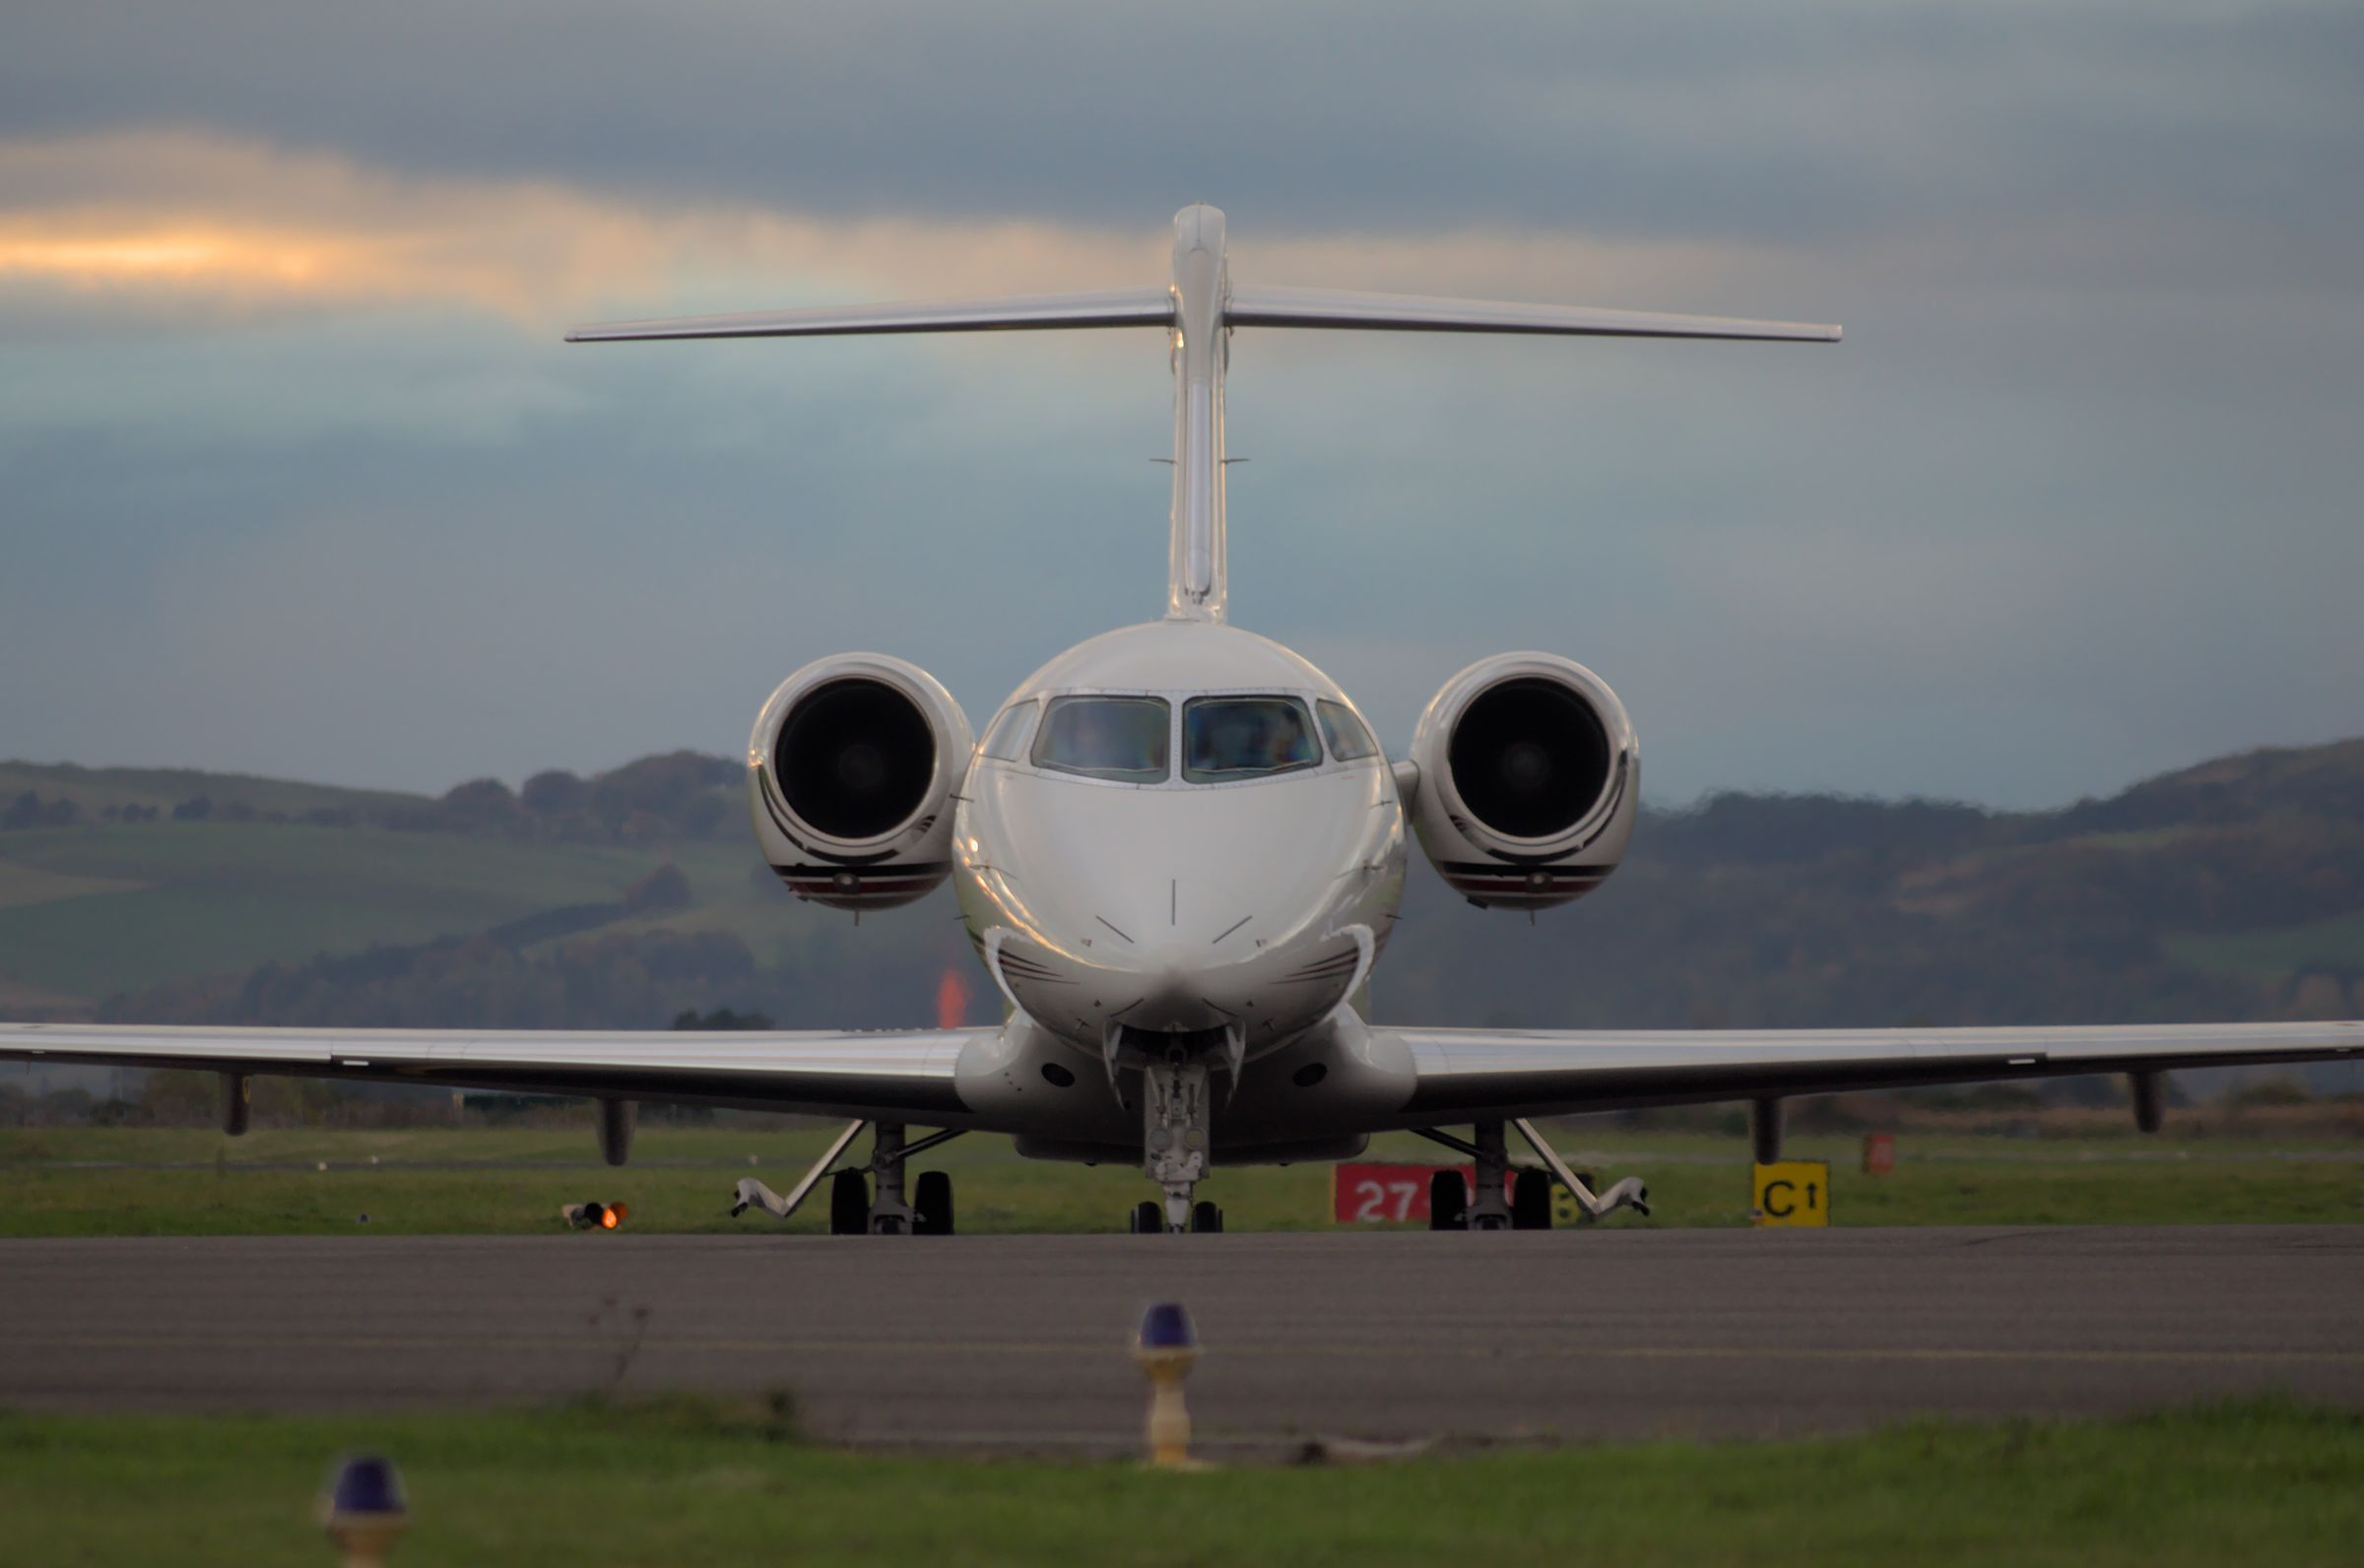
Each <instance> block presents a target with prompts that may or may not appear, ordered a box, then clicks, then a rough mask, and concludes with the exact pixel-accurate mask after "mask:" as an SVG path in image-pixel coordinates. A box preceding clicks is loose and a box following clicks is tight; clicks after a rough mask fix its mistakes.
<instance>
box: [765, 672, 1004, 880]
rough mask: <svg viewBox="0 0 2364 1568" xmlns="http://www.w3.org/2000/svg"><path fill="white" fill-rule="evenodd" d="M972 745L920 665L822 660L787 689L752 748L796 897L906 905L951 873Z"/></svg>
mask: <svg viewBox="0 0 2364 1568" xmlns="http://www.w3.org/2000/svg"><path fill="white" fill-rule="evenodd" d="M975 744H976V742H975V738H974V736H973V735H972V734H971V733H970V731H969V727H968V719H967V718H966V716H964V715H963V714H962V713H961V711H960V705H959V704H958V703H957V702H954V701H953V700H952V693H951V692H949V691H947V690H945V688H944V687H943V686H941V685H939V684H938V683H937V681H936V679H935V678H934V677H933V676H931V675H929V674H928V673H927V672H926V671H925V670H922V669H920V668H919V667H918V666H917V665H914V664H906V663H905V662H904V661H902V660H900V659H890V658H888V657H886V655H884V654H877V653H841V654H834V655H831V656H830V657H828V658H826V659H817V660H815V661H814V662H813V663H811V664H809V665H806V666H805V667H804V668H803V669H802V670H799V671H797V672H796V674H794V675H792V676H790V677H789V678H788V679H787V680H786V681H784V682H782V683H781V684H780V688H779V689H778V690H777V691H774V692H773V693H772V694H771V700H770V701H769V702H766V703H764V704H763V712H762V713H761V715H760V716H758V717H757V718H756V720H755V734H754V735H753V736H751V737H750V738H749V740H748V746H747V793H748V800H749V802H750V804H751V806H752V807H753V809H754V814H755V838H756V840H757V841H758V842H759V843H760V844H761V845H762V847H763V855H764V858H765V859H766V860H767V861H769V862H770V863H771V869H772V870H773V871H775V872H777V873H778V874H779V877H780V880H781V881H782V882H786V883H787V884H788V886H789V888H790V889H791V890H792V891H794V892H795V893H796V895H797V896H798V897H799V898H810V899H812V900H814V901H815V902H817V903H822V904H828V905H830V906H832V907H834V908H838V909H853V910H864V909H890V908H892V907H894V906H895V905H897V904H907V903H909V902H910V901H911V900H912V899H914V898H917V897H919V896H920V895H922V894H923V893H926V892H928V891H929V890H930V889H932V888H934V887H935V886H936V885H937V884H938V883H939V882H943V881H944V880H945V878H946V877H947V876H948V875H950V874H951V871H952V860H951V846H952V812H951V811H950V810H949V809H948V808H949V801H950V798H951V796H952V787H953V785H954V783H955V782H956V781H957V780H958V778H959V776H960V770H961V769H962V768H964V767H966V766H967V765H968V756H969V752H970V751H971V750H973V749H974V747H975Z"/></svg>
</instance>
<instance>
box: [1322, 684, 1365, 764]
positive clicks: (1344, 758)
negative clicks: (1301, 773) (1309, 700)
mask: <svg viewBox="0 0 2364 1568" xmlns="http://www.w3.org/2000/svg"><path fill="white" fill-rule="evenodd" d="M1313 706H1314V711H1315V712H1317V713H1319V714H1320V715H1321V716H1322V738H1323V739H1324V740H1326V741H1328V742H1329V743H1330V754H1331V755H1332V756H1334V757H1337V758H1338V759H1339V760H1340V761H1341V762H1351V761H1354V760H1356V759H1357V758H1359V757H1365V756H1377V755H1378V754H1379V743H1378V742H1376V741H1374V740H1372V739H1371V732H1370V731H1369V730H1367V729H1365V728H1364V727H1363V723H1362V720H1360V719H1358V718H1356V717H1355V716H1354V710H1353V709H1352V708H1349V707H1347V706H1346V704H1345V703H1343V702H1332V701H1329V700H1327V699H1325V700H1322V701H1319V702H1316V703H1315V704H1314V705H1313Z"/></svg>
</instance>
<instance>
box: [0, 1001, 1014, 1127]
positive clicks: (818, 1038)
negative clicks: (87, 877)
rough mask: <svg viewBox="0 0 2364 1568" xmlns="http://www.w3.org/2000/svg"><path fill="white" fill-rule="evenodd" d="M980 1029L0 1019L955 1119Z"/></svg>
mask: <svg viewBox="0 0 2364 1568" xmlns="http://www.w3.org/2000/svg"><path fill="white" fill-rule="evenodd" d="M997 1032H999V1031H998V1030H996V1029H992V1028H975V1029H930V1030H913V1031H910V1032H888V1031H881V1032H876V1033H863V1032H853V1031H849V1032H843V1033H828V1032H821V1031H811V1030H797V1031H786V1032H771V1031H766V1032H754V1031H738V1030H712V1031H707V1030H691V1029H676V1030H663V1031H657V1030H651V1031H628V1030H605V1029H592V1030H552V1029H530V1030H464V1029H302V1028H295V1029H286V1028H280V1029H242V1028H196V1027H178V1026H163V1025H137V1024H107V1023H0V1060H17V1061H32V1062H59V1063H70V1064H78V1065H94V1066H99V1067H157V1068H194V1069H198V1070H200V1071H205V1072H217V1073H256V1074H294V1075H297V1076H302V1077H310V1078H344V1079H352V1080H356V1081H366V1082H381V1083H425V1084H434V1085H437V1086H442V1087H449V1088H463V1089H503V1090H509V1091H512V1092H519V1093H529V1094H580V1095H587V1096H598V1097H605V1098H610V1099H650V1100H671V1101H678V1102H684V1103H691V1104H704V1105H729V1106H740V1107H745V1108H748V1109H751V1110H772V1111H799V1112H806V1113H809V1114H814V1115H823V1116H845V1117H862V1118H865V1119H874V1118H875V1119H878V1120H890V1119H901V1120H907V1121H914V1122H923V1123H925V1124H926V1125H928V1126H930V1127H950V1126H958V1125H964V1124H965V1121H966V1109H965V1107H963V1106H962V1104H961V1102H960V1097H959V1095H958V1094H957V1093H956V1092H954V1090H953V1087H952V1071H953V1065H954V1064H955V1063H956V1062H957V1061H958V1059H959V1055H960V1050H961V1048H962V1047H963V1046H965V1045H967V1044H968V1043H969V1042H970V1041H972V1040H980V1039H990V1038H992V1037H993V1036H994V1035H995V1034H996V1033H997Z"/></svg>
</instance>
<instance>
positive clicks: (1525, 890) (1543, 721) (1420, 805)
mask: <svg viewBox="0 0 2364 1568" xmlns="http://www.w3.org/2000/svg"><path fill="white" fill-rule="evenodd" d="M1412 761H1413V762H1414V763H1415V764H1416V765H1417V766H1418V769H1419V783H1418V793H1417V795H1416V796H1415V798H1414V800H1413V804H1412V823H1413V826H1414V828H1415V829H1416V830H1417V831H1418V833H1419V837H1420V845H1421V848H1423V849H1424V850H1426V851H1427V854H1428V859H1429V861H1430V862H1431V863H1432V864H1433V865H1434V866H1435V867H1436V869H1437V871H1438V873H1439V874H1441V875H1442V876H1443V877H1444V879H1445V881H1446V882H1448V883H1450V884H1451V885H1452V886H1453V888H1454V889H1455V890H1456V891H1457V892H1460V893H1461V894H1462V895H1463V896H1464V897H1466V898H1468V899H1469V900H1470V901H1471V902H1472V903H1474V904H1477V905H1478V906H1479V907H1481V908H1482V907H1486V906H1489V905H1494V904H1503V905H1508V906H1510V907H1512V908H1516V909H1543V908H1548V907H1550V906H1552V905H1554V904H1564V903H1567V902H1569V901H1571V900H1572V899H1576V898H1581V897H1582V896H1584V894H1586V893H1588V892H1590V891H1592V890H1593V889H1594V888H1595V887H1598V886H1599V885H1600V884H1601V883H1602V882H1604V881H1605V880H1607V878H1608V877H1609V873H1610V872H1612V871H1614V870H1616V868H1617V863H1618V861H1619V860H1621V859H1622V858H1623V857H1624V853H1625V844H1626V841H1627V840H1628V839H1629V838H1631V837H1632V835H1633V818H1634V812H1635V808H1636V806H1637V804H1638V802H1639V797H1640V789H1641V779H1640V767H1641V763H1640V753H1639V751H1638V749H1637V747H1636V744H1635V741H1634V735H1633V725H1632V722H1631V721H1630V720H1629V719H1628V718H1627V717H1626V715H1625V706H1624V704H1623V703H1621V702H1619V701H1618V700H1617V695H1616V693H1615V692H1614V691H1611V690H1610V689H1609V684H1608V683H1607V682H1605V681H1603V680H1602V679H1601V678H1600V677H1599V676H1597V675H1595V674H1593V673H1592V671H1590V670H1587V669H1586V668H1585V667H1584V666H1582V665H1580V664H1577V663H1576V662H1574V661H1573V660H1570V659H1563V658H1560V657H1559V656H1558V655H1556V654H1547V653H1510V654H1498V655H1496V656H1495V657H1493V658H1491V659H1482V660H1479V661H1478V663H1476V664H1474V665H1471V666H1470V667H1469V668H1468V669H1466V670H1464V671H1462V672H1461V673H1460V674H1459V675H1457V676H1455V677H1454V678H1453V679H1452V680H1450V681H1448V682H1446V683H1445V686H1444V688H1443V689H1442V690H1440V691H1439V692H1437V694H1436V699H1435V700H1434V701H1432V702H1430V703H1429V704H1428V709H1427V711H1426V712H1425V713H1423V714H1422V715H1421V716H1420V724H1419V729H1418V731H1417V732H1416V733H1415V734H1414V735H1413V737H1412Z"/></svg>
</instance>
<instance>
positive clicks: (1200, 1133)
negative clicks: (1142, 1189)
mask: <svg viewBox="0 0 2364 1568" xmlns="http://www.w3.org/2000/svg"><path fill="white" fill-rule="evenodd" d="M1141 1080H1142V1094H1141V1121H1142V1132H1141V1139H1142V1170H1143V1172H1144V1174H1146V1175H1147V1176H1148V1177H1149V1180H1151V1181H1153V1182H1155V1183H1156V1184H1157V1185H1158V1186H1159V1187H1161V1188H1163V1189H1164V1190H1165V1206H1164V1212H1163V1213H1162V1214H1160V1213H1159V1212H1158V1211H1157V1206H1156V1205H1154V1204H1149V1203H1144V1204H1142V1205H1141V1206H1140V1207H1139V1208H1138V1209H1135V1210H1134V1213H1133V1229H1134V1230H1135V1231H1136V1232H1139V1231H1142V1230H1145V1229H1158V1230H1164V1231H1166V1232H1168V1233H1169V1234H1172V1235H1177V1236H1178V1235H1180V1234H1182V1233H1183V1232H1184V1231H1185V1230H1202V1231H1204V1230H1220V1229H1221V1228H1222V1210H1220V1209H1216V1208H1215V1205H1213V1204H1200V1203H1194V1201H1193V1200H1194V1195H1195V1193H1196V1191H1197V1188H1198V1184H1199V1181H1200V1179H1201V1178H1203V1177H1204V1176H1205V1175H1206V1174H1207V1156H1208V1149H1209V1138H1208V1116H1209V1109H1210V1107H1209V1101H1208V1085H1207V1064H1206V1063H1205V1062H1203V1061H1192V1060H1190V1059H1189V1058H1187V1057H1185V1056H1183V1055H1182V1053H1180V1052H1179V1051H1174V1052H1169V1053H1168V1054H1167V1056H1166V1058H1165V1060H1163V1061H1162V1062H1154V1061H1153V1062H1150V1063H1149V1064H1148V1065H1146V1066H1145V1067H1144V1068H1143V1069H1142V1074H1141ZM1210 1217H1212V1219H1213V1220H1214V1223H1213V1224H1212V1225H1211V1224H1209V1223H1207V1221H1208V1219H1209V1218H1210Z"/></svg>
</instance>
